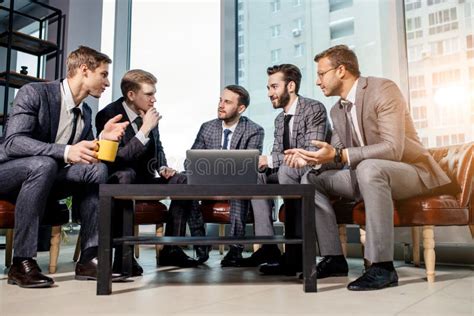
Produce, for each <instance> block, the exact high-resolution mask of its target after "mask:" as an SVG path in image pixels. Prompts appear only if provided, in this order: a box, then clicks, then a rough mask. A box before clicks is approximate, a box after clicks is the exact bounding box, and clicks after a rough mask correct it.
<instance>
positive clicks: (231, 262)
mask: <svg viewBox="0 0 474 316" xmlns="http://www.w3.org/2000/svg"><path fill="white" fill-rule="evenodd" d="M239 260H242V249H240V248H238V247H233V246H232V247H230V249H229V251H228V252H227V254H226V255H225V256H224V258H223V259H222V260H221V266H222V267H240V265H238V261H239Z"/></svg>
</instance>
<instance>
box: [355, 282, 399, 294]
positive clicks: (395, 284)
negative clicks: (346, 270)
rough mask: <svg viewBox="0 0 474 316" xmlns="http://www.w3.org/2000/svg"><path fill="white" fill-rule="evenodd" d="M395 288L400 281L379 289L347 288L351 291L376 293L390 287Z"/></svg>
mask: <svg viewBox="0 0 474 316" xmlns="http://www.w3.org/2000/svg"><path fill="white" fill-rule="evenodd" d="M394 286H398V281H397V282H392V283H390V284H388V285H386V286H382V287H377V288H363V289H361V288H359V289H358V288H355V289H350V288H347V289H348V290H349V291H359V292H361V291H376V290H382V289H385V288H388V287H394Z"/></svg>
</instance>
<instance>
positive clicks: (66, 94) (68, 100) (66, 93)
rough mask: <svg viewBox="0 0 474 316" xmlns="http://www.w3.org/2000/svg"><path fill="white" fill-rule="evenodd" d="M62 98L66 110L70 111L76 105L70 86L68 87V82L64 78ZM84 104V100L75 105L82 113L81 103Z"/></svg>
mask: <svg viewBox="0 0 474 316" xmlns="http://www.w3.org/2000/svg"><path fill="white" fill-rule="evenodd" d="M63 98H64V104H65V105H66V110H67V111H68V112H72V109H73V108H75V107H76V104H75V103H74V98H73V97H72V92H71V88H70V87H69V82H68V80H67V78H66V79H64V80H63ZM83 104H84V101H81V103H79V105H78V106H77V107H78V108H79V109H80V110H81V113H82V105H83Z"/></svg>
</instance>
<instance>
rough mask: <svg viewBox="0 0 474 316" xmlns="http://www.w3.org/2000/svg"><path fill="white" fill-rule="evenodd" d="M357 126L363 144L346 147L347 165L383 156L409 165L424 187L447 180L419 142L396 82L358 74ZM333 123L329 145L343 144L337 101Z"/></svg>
mask: <svg viewBox="0 0 474 316" xmlns="http://www.w3.org/2000/svg"><path fill="white" fill-rule="evenodd" d="M355 106H356V113H357V121H358V126H359V129H360V132H361V136H362V138H363V141H364V144H365V146H363V147H352V148H347V150H348V153H349V159H350V167H351V168H353V169H354V168H356V167H357V165H358V164H359V163H360V162H361V161H362V160H364V159H386V160H392V161H401V162H405V163H408V164H411V165H413V166H414V167H415V168H416V171H417V173H418V175H419V176H420V178H421V180H422V181H423V183H424V184H425V186H426V187H427V188H428V189H432V188H434V187H438V186H441V185H445V184H448V183H449V182H450V180H449V178H448V177H447V175H446V174H445V173H444V172H443V170H442V169H441V167H440V166H439V165H438V164H437V163H436V161H435V160H434V159H433V157H431V155H430V154H429V152H428V150H427V149H426V148H424V147H423V145H422V144H421V142H420V140H419V138H418V135H417V133H416V130H415V126H414V124H413V120H412V118H411V116H410V113H409V112H408V109H407V104H406V102H405V99H404V98H403V95H402V93H401V92H400V89H398V87H397V85H396V84H395V83H394V82H392V81H390V80H387V79H383V78H375V77H367V78H366V77H360V78H359V82H358V85H357V90H356V101H355ZM331 118H332V121H333V124H334V130H333V137H332V140H331V144H332V145H333V146H334V147H344V148H346V147H348V146H347V145H348V144H345V135H346V134H345V133H346V127H345V113H344V109H343V108H342V106H341V104H340V101H338V102H337V103H336V104H335V105H334V106H333V107H332V109H331Z"/></svg>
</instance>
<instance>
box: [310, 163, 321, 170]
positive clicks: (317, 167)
mask: <svg viewBox="0 0 474 316" xmlns="http://www.w3.org/2000/svg"><path fill="white" fill-rule="evenodd" d="M321 166H322V165H321V164H319V165H314V166H312V167H311V168H313V170H319V169H321Z"/></svg>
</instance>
